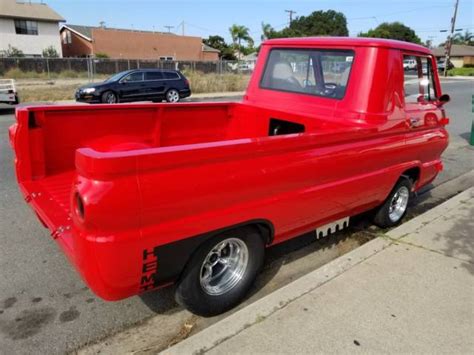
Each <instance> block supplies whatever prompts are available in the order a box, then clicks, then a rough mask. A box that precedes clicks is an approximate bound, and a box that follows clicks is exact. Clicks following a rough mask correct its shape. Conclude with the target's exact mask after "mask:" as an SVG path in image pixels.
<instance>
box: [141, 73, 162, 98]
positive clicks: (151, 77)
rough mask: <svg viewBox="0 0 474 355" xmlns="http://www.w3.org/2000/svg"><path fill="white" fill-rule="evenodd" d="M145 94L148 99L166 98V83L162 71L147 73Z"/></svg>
mask: <svg viewBox="0 0 474 355" xmlns="http://www.w3.org/2000/svg"><path fill="white" fill-rule="evenodd" d="M145 94H146V97H147V99H153V98H162V97H164V96H165V82H164V80H163V73H162V72H161V71H149V72H145Z"/></svg>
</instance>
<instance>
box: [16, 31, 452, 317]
mask: <svg viewBox="0 0 474 355" xmlns="http://www.w3.org/2000/svg"><path fill="white" fill-rule="evenodd" d="M405 60H410V61H414V62H415V63H416V66H415V68H414V69H413V70H412V71H405V70H404V65H403V63H404V61H405ZM423 68H426V69H425V70H424V69H423ZM448 100H449V97H448V96H447V95H443V94H442V91H441V86H440V83H439V79H438V76H437V70H436V62H435V60H434V57H433V55H432V54H431V52H430V50H429V49H427V48H425V47H422V46H419V45H415V44H410V43H406V42H399V41H392V40H382V39H362V38H357V39H355V38H331V37H325V38H291V39H275V40H270V41H266V42H264V43H263V45H262V48H261V51H260V54H259V57H258V61H257V63H256V67H255V70H254V73H253V75H252V78H251V80H250V82H249V86H248V89H247V91H246V94H245V96H244V98H243V100H242V101H241V102H215V103H177V104H172V105H167V104H136V105H135V104H134V105H129V104H119V105H91V106H87V107H85V106H44V107H22V108H20V109H18V110H17V113H16V116H17V123H16V124H14V125H13V126H12V127H11V129H10V139H11V143H12V146H13V148H14V150H15V154H16V158H15V168H16V174H17V179H18V183H19V186H20V189H21V191H22V193H23V194H24V195H25V199H26V201H27V203H29V204H30V205H31V207H32V208H33V209H34V210H35V212H36V214H37V215H38V217H39V219H40V220H41V221H42V222H43V224H44V225H45V226H46V227H47V228H49V229H50V230H51V235H52V238H53V239H54V240H56V241H57V242H58V243H59V245H60V246H61V247H62V249H63V250H64V251H65V253H66V254H67V255H68V256H69V259H70V260H71V262H72V264H73V265H75V266H76V268H77V270H78V271H79V272H80V274H81V275H82V277H83V279H84V280H85V282H86V283H87V284H88V285H89V287H90V288H91V289H92V290H93V291H94V292H95V293H96V294H97V295H98V296H100V297H102V298H104V299H107V300H118V299H123V298H125V297H130V296H133V295H136V294H139V293H142V292H146V291H150V290H154V289H157V288H159V287H163V286H165V285H169V284H174V283H175V284H176V285H177V286H176V299H177V301H178V302H180V303H181V304H183V305H184V306H185V307H186V308H188V309H189V310H191V311H192V312H194V313H197V314H201V315H206V316H209V315H215V314H218V313H222V312H224V311H226V310H228V309H230V308H232V307H233V306H235V305H236V304H238V303H239V302H240V300H241V299H242V298H243V297H244V296H245V294H246V292H247V291H248V289H249V288H250V287H251V285H252V283H253V281H254V279H255V277H256V275H257V273H258V271H259V269H260V268H261V266H262V263H263V257H264V253H265V248H267V247H270V246H272V245H275V244H278V243H281V242H284V241H286V240H288V239H291V238H295V237H297V236H299V235H301V234H303V233H307V232H314V233H315V237H316V235H321V234H322V235H325V234H328V233H330V232H334V231H337V230H339V229H342V228H344V227H346V226H347V225H348V224H349V223H350V220H351V218H352V217H353V216H355V215H357V214H360V213H362V212H366V211H373V213H372V214H373V216H374V223H376V224H377V225H379V226H381V227H390V226H393V225H396V224H398V223H400V222H401V221H402V219H403V216H404V215H405V213H406V211H407V208H408V203H409V200H410V197H411V196H412V194H413V193H414V192H416V191H418V190H419V189H420V188H422V187H423V186H425V185H426V184H428V183H430V182H431V181H432V180H433V179H435V177H436V176H437V174H438V173H439V171H441V170H442V168H443V165H442V162H441V158H440V157H441V154H442V152H443V151H444V149H445V148H446V147H447V145H448V134H447V132H446V129H445V125H446V124H447V123H448V122H449V119H448V118H447V117H446V112H445V110H444V108H443V105H444V104H445V103H446V102H447V101H448Z"/></svg>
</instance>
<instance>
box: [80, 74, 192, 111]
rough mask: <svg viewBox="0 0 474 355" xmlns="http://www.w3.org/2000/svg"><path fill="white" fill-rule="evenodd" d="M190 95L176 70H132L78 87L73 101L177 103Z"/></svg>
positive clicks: (182, 76) (184, 79) (185, 82)
mask: <svg viewBox="0 0 474 355" xmlns="http://www.w3.org/2000/svg"><path fill="white" fill-rule="evenodd" d="M190 95H191V89H190V88H189V81H188V79H186V78H185V77H184V75H183V74H182V73H181V72H179V71H177V70H162V69H134V70H127V71H123V72H120V73H118V74H115V75H113V76H111V77H110V78H108V79H107V80H105V81H103V82H101V83H94V84H89V85H85V86H82V87H80V88H79V89H77V91H76V101H79V102H89V103H101V102H102V103H108V104H115V103H118V102H132V101H147V100H148V101H149V100H151V101H153V102H161V101H163V100H166V101H168V102H178V101H179V100H180V99H182V98H185V97H188V96H190Z"/></svg>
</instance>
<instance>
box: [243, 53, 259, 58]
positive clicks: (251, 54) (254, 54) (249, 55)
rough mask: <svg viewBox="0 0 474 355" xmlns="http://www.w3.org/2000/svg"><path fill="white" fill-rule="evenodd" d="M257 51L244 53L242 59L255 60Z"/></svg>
mask: <svg viewBox="0 0 474 355" xmlns="http://www.w3.org/2000/svg"><path fill="white" fill-rule="evenodd" d="M257 57H258V52H252V53H250V54H247V55H244V56H243V58H242V59H243V60H257Z"/></svg>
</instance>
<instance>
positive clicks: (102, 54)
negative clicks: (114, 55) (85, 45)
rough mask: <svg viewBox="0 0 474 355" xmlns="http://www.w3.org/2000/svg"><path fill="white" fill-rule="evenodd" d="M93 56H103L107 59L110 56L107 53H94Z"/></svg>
mask: <svg viewBox="0 0 474 355" xmlns="http://www.w3.org/2000/svg"><path fill="white" fill-rule="evenodd" d="M95 57H96V58H104V59H107V58H110V57H109V55H108V54H107V53H100V52H99V53H96V54H95Z"/></svg>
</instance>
